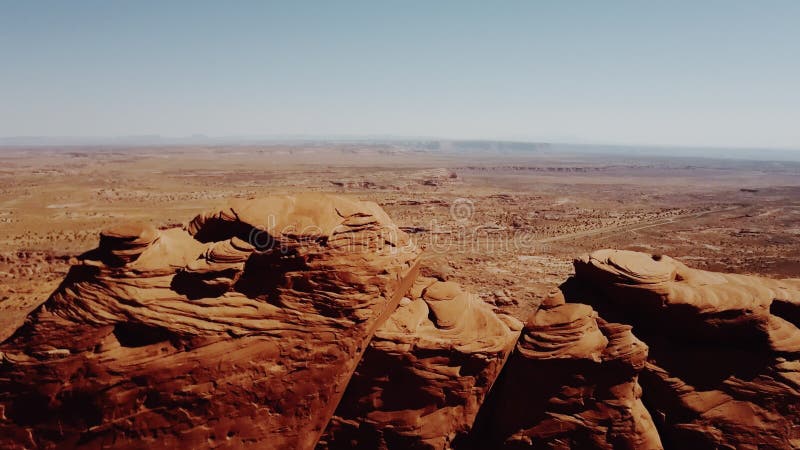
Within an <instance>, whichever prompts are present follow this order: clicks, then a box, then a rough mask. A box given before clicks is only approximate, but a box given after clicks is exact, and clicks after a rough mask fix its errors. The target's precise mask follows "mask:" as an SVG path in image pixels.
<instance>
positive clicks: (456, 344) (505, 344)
mask: <svg viewBox="0 0 800 450" xmlns="http://www.w3.org/2000/svg"><path fill="white" fill-rule="evenodd" d="M521 328H522V324H521V323H520V322H519V321H518V320H516V319H514V318H512V317H508V316H505V315H498V314H495V313H494V312H493V311H492V309H491V308H490V307H489V305H488V304H486V303H484V302H483V301H481V300H480V299H479V298H477V297H476V296H474V295H473V294H470V293H468V292H465V291H464V290H462V289H461V287H460V286H459V285H458V284H456V283H452V282H441V281H437V280H436V279H433V278H425V277H422V278H419V279H418V280H417V282H416V283H415V284H414V286H413V287H412V289H411V290H410V292H409V293H408V296H407V297H405V298H404V299H403V301H402V302H401V303H400V306H399V308H398V309H397V310H396V311H395V312H394V314H392V315H391V316H390V317H389V320H388V321H387V322H386V323H384V324H383V326H381V327H380V328H379V329H378V331H377V332H376V333H375V337H374V338H373V340H372V343H371V344H370V347H369V349H368V350H367V352H366V353H365V355H364V359H363V361H362V362H361V364H359V366H358V369H357V371H356V373H355V375H354V376H353V379H352V380H351V382H350V385H349V386H348V389H347V392H346V393H345V396H344V398H343V399H342V402H341V404H340V405H339V408H338V409H337V411H336V416H335V417H334V419H333V420H332V422H331V424H330V425H329V427H328V431H327V433H326V435H325V436H324V437H323V442H322V443H321V445H320V447H319V448H320V449H322V448H328V449H352V448H359V449H378V448H382V449H398V450H400V449H442V450H443V449H448V448H451V446H452V445H453V443H454V442H457V441H458V440H460V439H464V438H466V436H467V434H468V433H469V431H470V430H471V427H472V425H473V422H474V420H475V417H476V415H477V413H478V409H479V408H480V406H481V404H482V403H483V400H484V397H485V396H486V394H487V392H488V391H489V389H490V388H491V386H492V384H493V383H494V381H495V379H496V377H497V376H498V374H499V373H500V370H501V368H502V366H503V364H504V363H505V360H506V358H507V356H508V354H509V353H510V352H511V350H512V349H513V348H514V344H515V343H516V341H517V338H518V336H519V332H520V329H521Z"/></svg>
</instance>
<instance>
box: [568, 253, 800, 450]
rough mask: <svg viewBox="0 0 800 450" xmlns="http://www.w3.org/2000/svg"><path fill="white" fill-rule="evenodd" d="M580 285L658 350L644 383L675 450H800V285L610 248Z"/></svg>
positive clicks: (586, 260)
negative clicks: (724, 449)
mask: <svg viewBox="0 0 800 450" xmlns="http://www.w3.org/2000/svg"><path fill="white" fill-rule="evenodd" d="M575 272H576V277H575V280H574V284H575V285H579V286H582V287H583V288H584V289H588V290H589V291H593V293H594V294H595V295H593V296H592V295H588V296H586V297H585V298H587V299H591V300H592V304H593V305H595V307H597V308H598V309H599V310H600V311H601V314H603V315H604V316H605V317H609V318H613V320H619V321H624V322H626V323H629V324H632V325H633V326H634V332H635V333H636V334H637V336H639V337H641V338H642V339H643V340H644V341H645V342H647V344H648V345H649V346H650V359H649V361H648V363H647V364H646V368H645V370H644V371H643V373H642V375H641V377H640V379H641V381H642V385H643V387H644V400H645V403H646V404H647V406H648V408H649V409H650V411H651V412H652V413H653V415H654V419H655V421H656V423H657V425H658V426H659V429H660V431H661V436H662V439H663V440H664V443H665V445H666V446H667V447H669V448H678V449H682V448H753V449H755V448H775V449H778V448H798V447H800V406H798V405H800V330H798V329H797V327H796V326H797V325H798V317H800V315H798V311H800V280H770V279H766V278H761V277H753V276H743V275H732V274H721V273H713V272H707V271H702V270H696V269H691V268H688V267H687V266H686V265H684V264H682V263H680V262H678V261H676V260H674V259H672V258H669V257H668V256H658V255H647V254H643V253H637V252H626V251H616V250H601V251H598V252H595V253H592V254H591V255H587V256H584V257H582V258H580V259H578V260H576V261H575Z"/></svg>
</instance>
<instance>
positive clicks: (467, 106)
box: [0, 0, 800, 148]
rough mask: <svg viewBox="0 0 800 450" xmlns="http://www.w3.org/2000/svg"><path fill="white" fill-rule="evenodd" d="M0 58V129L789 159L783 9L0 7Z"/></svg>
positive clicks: (791, 78)
mask: <svg viewBox="0 0 800 450" xmlns="http://www.w3.org/2000/svg"><path fill="white" fill-rule="evenodd" d="M0 58H2V59H1V61H2V64H0V136H31V135H34V136H120V135H137V134H160V135H165V136H184V135H191V134H205V135H210V136H227V135H245V136H252V135H259V136H268V135H302V136H345V135H346V136H354V135H355V136H375V135H381V136H398V137H399V136H431V137H443V138H469V139H476V138H478V139H512V140H540V141H541V140H545V141H562V142H579V143H622V144H660V145H707V146H736V147H776V148H800V2H797V1H789V0H787V1H764V2H752V1H733V0H731V1H685V2H682V1H670V2H658V3H656V2H640V1H609V2H600V1H585V2H567V1H552V2H545V1H503V2H484V1H481V2H470V1H436V2H432V1H425V2H423V1H419V2H417V1H403V2H400V1H380V0H374V1H364V2H351V1H335V2H334V1H324V2H323V1H320V2H288V1H287V2H267V1H257V2H256V1H254V2H246V1H240V2H203V1H192V2H189V1H186V2H179V1H172V2H149V1H129V2H121V1H80V0H76V1H53V2H45V1H32V2H26V1H18V0H15V1H6V0H0Z"/></svg>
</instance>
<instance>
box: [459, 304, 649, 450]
mask: <svg viewBox="0 0 800 450" xmlns="http://www.w3.org/2000/svg"><path fill="white" fill-rule="evenodd" d="M646 357H647V346H646V345H645V344H644V343H642V342H641V341H639V340H638V339H636V337H635V336H633V334H632V333H631V331H630V327H629V326H626V325H620V324H613V323H607V322H606V321H604V320H602V319H600V318H598V317H597V313H596V312H595V311H594V310H593V309H592V308H591V307H590V306H588V305H583V304H578V303H568V304H565V303H564V298H563V296H562V295H561V294H560V292H559V293H554V295H553V296H551V297H550V298H549V299H547V300H546V301H545V303H543V304H542V307H541V308H540V309H539V310H538V311H537V312H535V313H534V314H532V315H531V317H530V319H529V320H528V322H527V323H526V324H525V328H524V330H523V332H522V337H521V338H520V341H519V343H518V344H517V348H516V350H515V352H514V353H513V354H512V356H511V358H510V359H509V362H508V364H507V365H506V367H505V368H504V369H503V373H502V376H501V378H500V380H498V384H497V386H496V388H495V391H494V392H493V393H492V399H491V401H490V402H489V403H488V404H487V405H486V408H487V410H486V411H485V412H483V411H482V413H481V414H482V415H484V421H485V422H484V423H483V424H482V430H481V436H480V437H479V438H478V440H479V442H480V445H473V447H474V448H559V449H566V448H572V449H589V448H594V449H660V448H662V447H661V442H660V439H659V436H658V433H657V432H656V429H655V426H654V424H653V421H652V419H651V417H650V414H649V413H648V412H647V410H646V409H645V408H644V405H643V404H642V401H641V399H640V398H641V394H642V392H641V388H640V387H639V384H638V383H637V376H638V374H639V372H640V371H641V370H642V368H643V367H644V364H645V360H646Z"/></svg>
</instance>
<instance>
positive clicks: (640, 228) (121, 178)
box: [0, 143, 800, 320]
mask: <svg viewBox="0 0 800 450" xmlns="http://www.w3.org/2000/svg"><path fill="white" fill-rule="evenodd" d="M309 191H311V192H328V193H336V194H342V195H345V196H350V197H353V198H357V199H361V200H369V201H374V202H376V203H378V204H379V205H380V206H381V207H383V208H384V209H385V210H386V211H387V212H388V213H389V215H390V216H391V217H392V218H393V220H394V221H395V222H396V223H397V224H398V225H399V226H400V227H401V229H403V230H405V231H407V232H409V233H410V234H411V235H412V238H413V239H414V240H415V241H416V242H417V243H419V244H420V245H421V246H422V247H423V248H425V249H426V251H425V254H424V256H423V258H425V259H426V260H427V261H428V262H427V263H426V266H428V267H429V269H427V270H436V271H440V272H441V274H443V275H444V276H446V277H447V278H448V279H453V280H454V281H458V282H460V283H463V284H464V285H466V286H469V287H470V288H471V289H473V290H475V292H477V293H478V294H479V295H480V296H481V297H482V298H484V299H485V300H487V301H489V302H495V301H499V302H500V304H501V306H504V307H506V308H508V309H509V310H510V311H515V310H516V309H519V310H520V311H518V315H519V316H520V317H522V318H524V317H525V314H526V312H527V310H528V309H529V308H531V307H535V305H536V304H538V302H539V301H541V298H542V295H543V293H546V292H547V291H549V289H551V288H552V287H553V286H556V285H558V284H559V283H560V282H562V281H563V280H564V279H565V278H566V277H567V275H569V273H571V271H572V265H571V261H572V259H573V258H574V257H576V256H577V255H580V254H582V253H586V252H590V251H592V250H596V249H599V248H616V249H625V250H637V251H643V252H648V253H663V254H668V255H670V256H673V257H678V258H680V259H681V260H682V261H684V262H687V263H688V262H690V263H691V264H692V265H693V266H694V267H696V268H702V269H708V270H714V271H723V272H735V273H742V274H760V275H764V276H772V277H796V276H798V274H800V163H794V162H785V161H782V162H762V161H748V160H732V159H710V158H687V157H675V158H670V157H663V156H662V157H656V156H650V157H648V156H637V153H636V152H635V151H634V150H632V151H631V152H630V153H629V154H602V153H599V154H593V153H583V154H581V153H578V152H564V151H560V150H558V149H557V148H556V149H551V148H550V147H548V146H542V147H541V148H537V147H533V148H525V149H522V150H517V149H510V150H509V149H500V150H495V151H486V150H481V151H465V150H463V149H448V148H447V146H446V145H442V144H440V143H433V144H427V145H424V144H420V143H410V144H406V143H391V144H386V143H377V144H370V143H355V144H353V143H347V144H344V143H308V144H270V145H259V146H253V145H241V146H211V147H200V146H197V147H180V146H167V147H101V146H98V147H66V148H35V147H34V148H5V149H3V151H2V152H0V205H2V206H1V207H0V280H2V284H0V308H2V310H3V311H4V314H3V315H2V317H3V319H1V320H16V318H18V317H19V316H18V314H22V315H24V314H25V313H26V312H27V311H28V310H29V308H30V306H31V305H35V304H37V302H41V301H43V300H44V299H45V298H46V297H47V296H48V295H49V294H50V293H51V292H52V291H53V289H55V287H56V286H57V285H58V283H59V281H60V280H61V279H62V278H63V276H64V274H65V273H66V270H67V268H68V267H69V260H70V258H71V257H75V256H78V255H80V254H81V253H82V252H85V251H87V250H89V249H91V248H93V247H94V245H95V243H96V241H97V236H98V233H99V232H100V231H101V230H102V229H103V228H105V227H107V226H109V225H112V224H115V223H119V222H120V221H141V222H148V223H151V224H153V225H155V226H156V227H161V228H164V227H167V226H171V225H177V224H183V223H186V222H188V221H189V220H191V219H192V218H193V217H194V216H195V215H196V214H197V213H198V212H199V211H204V210H207V209H209V208H213V207H215V206H219V205H221V204H224V203H225V202H226V201H227V200H228V199H231V198H252V197H263V196H266V195H270V194H287V193H296V192H309ZM266 220H267V218H266V217H265V221H266Z"/></svg>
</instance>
